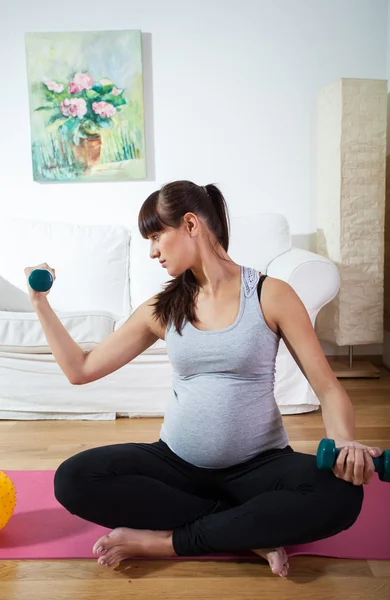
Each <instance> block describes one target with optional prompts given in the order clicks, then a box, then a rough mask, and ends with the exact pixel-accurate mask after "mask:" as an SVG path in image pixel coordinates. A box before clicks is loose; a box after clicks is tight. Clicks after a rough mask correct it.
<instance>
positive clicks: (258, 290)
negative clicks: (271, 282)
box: [257, 275, 267, 302]
mask: <svg viewBox="0 0 390 600" xmlns="http://www.w3.org/2000/svg"><path fill="white" fill-rule="evenodd" d="M266 277H267V275H262V276H261V277H260V279H259V283H258V284H257V296H258V298H259V302H260V294H261V288H262V285H263V281H264V279H265V278H266Z"/></svg>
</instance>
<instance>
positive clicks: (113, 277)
mask: <svg viewBox="0 0 390 600" xmlns="http://www.w3.org/2000/svg"><path fill="white" fill-rule="evenodd" d="M130 239H131V234H130V230H129V229H126V228H125V227H123V226H121V225H85V224H74V223H61V222H46V221H35V220H32V219H19V218H14V217H2V218H1V220H0V275H1V276H2V277H3V278H4V279H6V280H7V281H8V282H9V283H11V284H13V285H14V286H16V287H17V288H19V289H20V290H21V291H24V292H27V282H26V277H25V274H24V268H25V267H27V266H34V265H37V264H40V263H44V262H46V263H48V264H49V265H50V266H51V267H54V268H55V270H56V277H57V278H56V281H55V283H54V285H53V288H52V290H51V291H50V303H51V305H52V306H53V307H54V308H55V309H56V310H59V311H66V312H68V311H108V312H111V313H114V314H117V315H124V314H129V312H130V289H129V277H128V273H129V262H130ZM13 310H18V308H16V307H15V308H14V309H13Z"/></svg>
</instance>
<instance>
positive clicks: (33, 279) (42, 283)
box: [28, 269, 54, 292]
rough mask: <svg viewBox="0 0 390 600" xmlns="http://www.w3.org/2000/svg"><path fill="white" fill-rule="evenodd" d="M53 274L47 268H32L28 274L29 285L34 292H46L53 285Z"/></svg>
mask: <svg viewBox="0 0 390 600" xmlns="http://www.w3.org/2000/svg"><path fill="white" fill-rule="evenodd" d="M53 281H54V279H53V275H52V274H51V273H50V271H48V270H47V269H34V270H33V271H31V273H30V275H29V276H28V283H29V286H30V287H31V288H32V289H33V290H34V291H35V292H47V291H48V290H50V288H51V286H52V285H53Z"/></svg>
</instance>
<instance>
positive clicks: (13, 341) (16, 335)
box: [0, 311, 118, 354]
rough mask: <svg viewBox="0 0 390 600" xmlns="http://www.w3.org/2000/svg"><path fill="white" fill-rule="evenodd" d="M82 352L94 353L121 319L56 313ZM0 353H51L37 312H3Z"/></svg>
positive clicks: (107, 315) (102, 314)
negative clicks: (91, 351)
mask: <svg viewBox="0 0 390 600" xmlns="http://www.w3.org/2000/svg"><path fill="white" fill-rule="evenodd" d="M56 314H57V316H58V317H59V319H60V321H61V322H62V324H63V325H64V327H65V328H66V329H67V331H68V332H69V334H70V335H71V336H72V338H73V339H74V340H75V341H76V342H77V343H78V344H79V345H80V347H81V348H82V349H83V350H86V351H87V350H92V348H94V347H95V346H96V344H97V343H99V342H101V341H102V340H104V339H105V338H106V337H107V336H109V335H110V334H111V333H112V332H113V331H114V330H115V323H116V322H117V320H118V316H117V315H114V314H112V313H110V312H107V311H72V312H59V311H56ZM0 352H21V353H33V354H47V353H49V352H51V351H50V347H49V346H48V343H47V340H46V336H45V334H44V333H43V329H42V326H41V323H40V321H39V319H38V316H37V314H36V313H35V312H31V313H27V312H11V311H0Z"/></svg>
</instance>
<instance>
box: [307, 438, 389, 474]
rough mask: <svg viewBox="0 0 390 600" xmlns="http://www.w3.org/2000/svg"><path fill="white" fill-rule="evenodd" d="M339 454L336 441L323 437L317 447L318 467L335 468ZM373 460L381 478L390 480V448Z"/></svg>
mask: <svg viewBox="0 0 390 600" xmlns="http://www.w3.org/2000/svg"><path fill="white" fill-rule="evenodd" d="M339 454H340V450H339V448H336V444H335V443H334V441H333V440H329V439H328V438H323V439H322V440H321V441H320V443H319V445H318V449H317V467H318V468H319V469H333V467H334V464H335V462H336V460H337V457H338V455H339ZM372 460H373V462H374V466H375V471H376V472H377V473H378V477H379V479H380V480H381V481H386V482H390V450H384V451H383V453H382V455H381V456H378V457H376V458H373V459H372Z"/></svg>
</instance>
